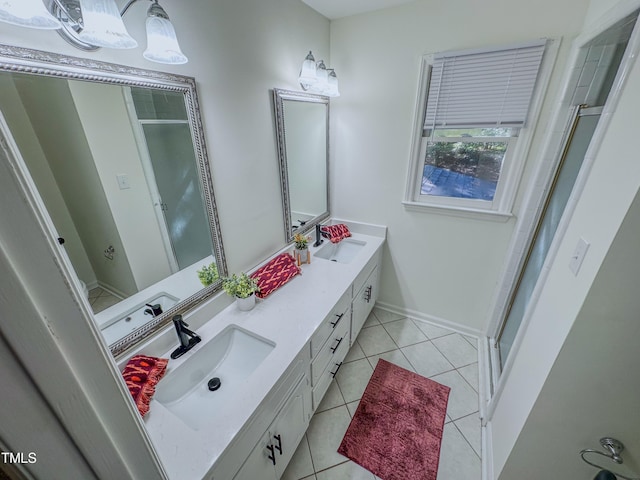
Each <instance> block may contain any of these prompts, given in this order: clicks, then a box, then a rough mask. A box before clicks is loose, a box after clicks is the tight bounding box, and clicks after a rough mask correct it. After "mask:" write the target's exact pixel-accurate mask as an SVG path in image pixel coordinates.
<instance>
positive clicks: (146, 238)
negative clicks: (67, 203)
mask: <svg viewBox="0 0 640 480" xmlns="http://www.w3.org/2000/svg"><path fill="white" fill-rule="evenodd" d="M69 90H70V91H71V96H72V97H73V102H74V104H75V106H76V109H77V111H78V115H79V116H80V118H81V119H82V120H81V121H82V128H83V129H84V134H85V136H86V138H87V143H88V144H89V148H90V149H91V153H92V156H93V161H94V162H95V167H96V169H97V172H98V175H99V176H100V183H101V185H100V188H101V190H103V191H104V196H105V197H106V200H107V203H108V206H109V209H110V210H111V213H110V215H112V216H113V221H114V222H115V225H116V227H117V231H118V234H119V236H120V239H121V241H122V247H123V248H124V252H122V251H120V252H119V251H116V252H115V254H114V256H116V257H122V254H123V253H125V254H126V255H125V257H124V258H126V259H127V260H128V261H129V268H130V269H131V274H132V275H133V279H134V281H135V287H136V290H135V291H138V290H142V289H144V288H146V287H148V286H150V285H153V284H154V283H157V282H159V281H160V280H162V279H163V278H166V277H168V276H169V275H171V273H172V272H171V268H170V266H169V261H168V259H167V254H166V252H165V249H164V245H163V243H162V236H161V233H160V227H159V226H158V222H157V220H156V214H155V212H154V207H153V204H152V201H151V196H150V194H149V188H148V187H147V181H146V178H145V174H144V171H143V169H142V163H141V161H140V154H139V153H138V146H137V143H136V138H135V137H134V134H133V131H132V129H131V121H130V119H129V113H128V111H127V106H126V104H125V98H124V95H123V92H122V87H120V86H115V85H109V86H107V85H99V84H95V83H89V82H69ZM106 132H108V133H106ZM114 139H117V141H114ZM121 174H124V175H127V177H128V178H129V182H130V186H131V188H128V189H125V190H121V189H120V187H119V186H118V182H117V179H116V176H117V175H121ZM102 242H103V245H104V246H103V247H102V250H104V248H106V247H107V246H108V245H109V243H107V242H108V239H107V238H104V239H102ZM100 251H101V250H100Z"/></svg>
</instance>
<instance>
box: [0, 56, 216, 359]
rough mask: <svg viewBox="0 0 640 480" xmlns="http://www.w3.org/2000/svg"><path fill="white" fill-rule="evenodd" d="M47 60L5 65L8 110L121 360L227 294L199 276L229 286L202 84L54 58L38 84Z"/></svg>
mask: <svg viewBox="0 0 640 480" xmlns="http://www.w3.org/2000/svg"><path fill="white" fill-rule="evenodd" d="M40 54H41V52H36V51H31V50H24V49H19V50H18V51H17V55H18V57H24V56H25V55H28V58H29V64H30V67H29V68H26V69H22V70H26V71H27V72H29V73H15V72H12V71H10V70H15V67H14V68H12V63H11V62H12V59H11V58H5V57H2V58H0V90H1V91H2V92H3V93H2V96H0V110H1V111H2V112H3V115H4V117H5V120H6V122H7V125H8V127H9V130H10V131H11V134H12V136H13V138H14V140H15V143H16V145H17V146H18V148H19V150H20V152H21V156H22V159H23V161H24V163H25V166H26V170H28V172H29V174H30V176H31V178H32V179H33V183H34V184H35V187H36V188H37V190H38V193H39V195H40V197H41V199H42V201H43V204H44V206H45V209H46V214H48V216H49V217H50V219H51V223H52V229H53V230H54V231H55V234H56V236H57V237H58V241H59V243H60V244H61V245H62V247H61V248H62V249H63V251H64V252H65V253H66V256H67V258H68V259H69V261H70V264H71V265H72V267H73V269H72V270H73V271H74V272H75V275H76V276H77V279H78V280H79V282H78V284H79V285H80V286H81V287H82V288H83V292H84V294H85V295H86V296H87V298H88V302H89V304H90V305H91V308H92V310H93V314H94V319H95V321H96V323H97V325H98V326H99V327H100V329H101V331H102V333H103V336H104V338H105V341H106V343H107V344H108V345H110V346H111V350H112V352H113V353H114V354H118V353H120V352H122V351H124V350H125V349H127V348H130V347H131V346H132V345H134V344H135V343H136V342H137V341H139V340H141V339H142V338H145V337H147V336H148V335H150V334H151V333H153V332H155V331H156V330H158V329H159V328H161V327H163V326H164V325H165V324H166V323H167V322H169V321H170V318H171V316H172V315H173V314H175V313H177V312H184V311H186V310H188V309H190V308H192V307H194V306H195V305H197V304H198V303H199V302H201V301H202V300H203V299H204V298H206V297H207V296H209V295H211V294H212V293H213V292H215V291H217V290H218V289H219V288H220V282H219V281H218V282H214V284H213V286H210V287H207V288H206V289H203V285H202V284H201V283H200V280H199V278H198V275H197V270H198V269H200V268H202V267H203V266H204V265H210V264H211V263H215V264H216V265H217V267H218V271H219V272H220V275H225V274H226V266H225V263H224V254H223V251H222V245H221V241H220V233H219V227H218V222H217V212H216V208H215V202H214V199H213V191H212V186H211V180H210V173H209V164H208V160H207V158H206V150H205V148H204V141H203V137H202V131H201V121H200V118H199V117H198V115H199V113H198V112H199V111H198V108H197V103H196V97H195V82H194V81H193V79H189V78H188V77H179V76H175V75H168V74H166V75H165V74H160V73H157V72H150V71H143V70H133V69H128V68H126V67H119V66H114V65H110V64H102V63H99V62H93V61H92V62H91V63H90V67H91V69H90V70H89V68H83V67H82V64H83V60H80V59H71V60H74V62H72V64H73V65H75V66H74V67H72V68H67V67H65V66H64V65H67V64H69V60H70V59H69V58H68V57H66V58H65V57H56V56H54V55H52V54H42V55H47V56H48V57H47V58H48V59H50V58H51V57H52V56H53V57H55V58H57V59H58V60H59V63H60V64H61V66H60V67H56V66H55V65H49V64H47V65H46V67H47V70H46V71H45V72H44V73H45V75H42V74H35V70H36V69H38V73H43V69H42V67H41V66H40V64H39V63H38V61H37V60H34V57H39V56H40ZM78 64H80V66H78ZM88 65H89V64H88ZM30 68H32V69H33V72H30ZM8 70H9V71H8ZM68 70H71V71H68ZM114 71H118V73H114ZM123 72H126V75H124V74H123ZM78 77H79V78H80V79H75V78H78ZM149 77H152V78H149Z"/></svg>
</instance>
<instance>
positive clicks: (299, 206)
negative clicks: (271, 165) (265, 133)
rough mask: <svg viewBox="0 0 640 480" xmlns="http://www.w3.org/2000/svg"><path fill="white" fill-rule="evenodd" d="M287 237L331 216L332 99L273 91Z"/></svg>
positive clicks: (278, 90)
mask: <svg viewBox="0 0 640 480" xmlns="http://www.w3.org/2000/svg"><path fill="white" fill-rule="evenodd" d="M273 93H274V104H275V112H276V133H277V137H278V155H279V159H280V178H281V182H282V206H283V211H284V225H285V237H286V239H287V242H291V241H292V240H293V235H294V234H295V233H298V232H307V231H309V230H311V229H312V228H313V226H314V225H315V224H316V223H318V222H321V221H322V220H324V219H326V218H327V217H328V216H329V187H328V175H329V98H328V97H325V96H321V95H313V94H308V93H301V92H293V91H287V90H280V89H274V91H273Z"/></svg>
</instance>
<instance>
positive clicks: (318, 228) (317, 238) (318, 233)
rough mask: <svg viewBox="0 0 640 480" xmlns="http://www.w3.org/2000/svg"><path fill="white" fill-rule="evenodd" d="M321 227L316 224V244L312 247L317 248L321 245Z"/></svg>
mask: <svg viewBox="0 0 640 480" xmlns="http://www.w3.org/2000/svg"><path fill="white" fill-rule="evenodd" d="M322 242H323V240H322V225H320V224H319V223H316V243H314V244H313V246H314V247H319V246H320V245H322Z"/></svg>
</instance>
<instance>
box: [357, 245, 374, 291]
mask: <svg viewBox="0 0 640 480" xmlns="http://www.w3.org/2000/svg"><path fill="white" fill-rule="evenodd" d="M379 260H380V249H378V251H377V252H376V253H374V254H373V256H372V257H371V260H369V261H368V262H367V264H366V265H365V267H364V268H363V269H362V271H361V272H360V273H359V274H358V276H357V277H356V279H355V280H354V281H353V295H354V296H355V295H356V294H357V293H358V292H359V291H360V290H361V289H362V286H363V285H364V283H365V282H366V281H367V279H368V278H369V275H371V272H372V271H373V269H374V268H376V266H377V265H378V262H379Z"/></svg>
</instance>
